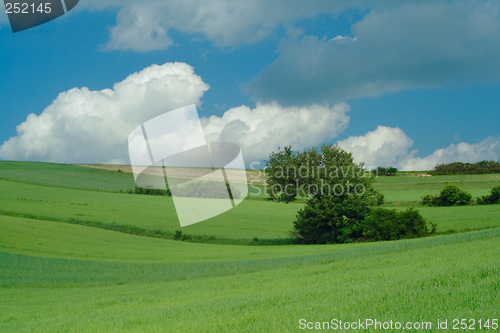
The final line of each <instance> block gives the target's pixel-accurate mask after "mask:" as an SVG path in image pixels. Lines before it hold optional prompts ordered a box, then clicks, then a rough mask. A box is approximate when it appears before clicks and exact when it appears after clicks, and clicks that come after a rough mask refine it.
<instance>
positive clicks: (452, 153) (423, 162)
mask: <svg viewBox="0 0 500 333" xmlns="http://www.w3.org/2000/svg"><path fill="white" fill-rule="evenodd" d="M484 160H488V161H500V138H495V137H491V136H490V137H488V138H486V139H484V140H483V141H481V142H479V143H474V144H470V143H466V142H461V143H459V144H457V145H454V144H451V145H449V146H448V147H447V148H444V149H438V150H436V151H435V152H434V153H433V154H431V155H429V156H426V157H423V158H420V157H413V156H408V157H406V158H404V159H402V160H401V161H400V162H399V164H398V165H399V168H400V169H401V170H432V169H433V168H434V166H436V165H437V164H441V163H452V162H468V163H475V162H479V161H484Z"/></svg>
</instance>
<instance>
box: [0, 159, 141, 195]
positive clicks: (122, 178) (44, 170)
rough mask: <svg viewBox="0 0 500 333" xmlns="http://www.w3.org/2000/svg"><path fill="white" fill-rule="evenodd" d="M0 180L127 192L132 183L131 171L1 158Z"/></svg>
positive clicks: (132, 185)
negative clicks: (114, 170) (14, 160)
mask: <svg viewBox="0 0 500 333" xmlns="http://www.w3.org/2000/svg"><path fill="white" fill-rule="evenodd" d="M0 179H4V180H14V181H18V182H24V183H29V184H38V185H46V186H53V187H64V188H77V189H86V190H94V191H107V192H113V191H117V192H118V191H120V190H122V191H126V190H127V189H129V188H133V187H134V186H135V182H134V176H133V175H132V174H131V173H120V172H111V171H104V170H98V169H93V168H87V167H81V166H76V165H68V164H52V163H37V162H9V161H0Z"/></svg>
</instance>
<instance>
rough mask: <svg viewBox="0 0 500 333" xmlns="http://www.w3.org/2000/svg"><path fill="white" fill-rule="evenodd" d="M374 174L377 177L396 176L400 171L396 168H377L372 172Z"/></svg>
mask: <svg viewBox="0 0 500 333" xmlns="http://www.w3.org/2000/svg"><path fill="white" fill-rule="evenodd" d="M372 172H373V174H374V175H376V176H395V175H396V172H398V169H397V168H394V167H389V168H384V167H377V168H376V169H374V170H372Z"/></svg>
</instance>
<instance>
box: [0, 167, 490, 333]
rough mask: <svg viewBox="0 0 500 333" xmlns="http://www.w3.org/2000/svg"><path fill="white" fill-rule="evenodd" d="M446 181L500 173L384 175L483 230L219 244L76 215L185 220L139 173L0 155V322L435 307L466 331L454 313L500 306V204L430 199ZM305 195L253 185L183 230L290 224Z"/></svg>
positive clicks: (24, 327) (233, 325)
mask: <svg viewBox="0 0 500 333" xmlns="http://www.w3.org/2000/svg"><path fill="white" fill-rule="evenodd" d="M448 183H454V184H457V185H458V186H459V187H460V188H462V189H466V190H468V191H469V192H471V193H472V194H473V196H478V195H483V194H486V193H488V191H489V189H490V188H491V187H492V186H494V185H498V184H500V176H498V175H477V176H476V175H475V176H434V177H414V176H413V177H412V176H407V175H402V176H396V177H380V178H379V179H378V180H377V182H376V186H377V188H379V189H380V191H381V192H382V193H384V195H385V196H386V199H387V201H388V204H387V207H393V208H395V209H405V208H406V207H410V206H416V207H417V209H419V210H420V211H421V213H422V214H423V215H424V216H425V217H426V218H428V219H429V220H431V221H433V222H435V223H437V224H438V231H441V232H443V233H444V232H448V231H450V230H455V231H466V230H472V229H478V230H479V229H484V230H479V231H472V232H461V233H454V234H450V235H438V236H431V237H426V238H422V239H413V240H401V241H393V242H378V243H356V244H343V245H307V246H306V245H281V246H257V245H254V246H243V245H220V244H203V243H192V242H185V241H176V240H168V239H160V238H151V237H143V236H136V235H130V234H124V233H120V232H115V231H110V230H103V229H100V228H94V227H88V226H83V225H75V224H71V223H66V222H68V221H69V220H70V219H77V218H78V219H80V220H82V221H99V222H102V223H106V224H113V223H114V224H119V225H135V226H138V227H141V228H145V229H162V230H165V231H175V230H181V228H180V226H179V223H178V220H177V216H176V214H175V210H174V207H173V203H172V201H171V198H169V197H155V196H142V195H132V194H124V193H117V192H119V191H120V190H122V191H123V190H126V189H127V188H131V187H133V186H134V181H133V177H132V176H131V174H127V173H118V172H111V171H103V170H96V169H90V168H84V167H78V166H71V165H56V164H44V163H20V162H0V214H1V215H0V228H1V229H0V230H1V233H0V300H1V302H0V332H129V331H130V332H212V331H213V332H256V331H257V332H293V331H302V330H301V329H300V328H299V320H300V319H306V320H307V321H311V322H316V321H319V322H324V321H330V320H331V319H334V318H338V319H342V320H349V321H358V319H361V320H364V319H367V318H371V319H378V320H379V321H390V320H393V321H400V322H402V323H406V322H408V321H411V322H424V321H425V322H431V323H432V324H433V328H432V329H420V330H418V331H422V332H434V331H437V326H436V325H437V324H436V322H437V320H438V319H439V320H445V319H448V322H449V326H450V330H448V331H457V330H451V326H452V320H453V319H456V318H459V319H462V318H466V319H475V320H479V319H481V320H482V321H483V322H484V321H486V320H487V319H490V322H491V320H492V319H500V314H499V312H498V304H500V290H499V289H500V266H499V258H500V205H492V206H478V205H470V206H464V207H423V206H420V205H419V204H418V201H419V200H420V197H421V196H422V195H424V194H428V193H429V194H431V193H437V192H438V191H439V190H440V189H441V188H442V187H443V186H444V185H446V184H448ZM302 205H303V204H302V203H292V204H288V205H285V204H277V203H274V202H270V201H267V200H265V198H263V197H262V196H261V197H260V198H255V197H250V198H249V199H248V200H245V201H244V202H243V203H242V204H240V205H239V206H237V207H236V208H234V209H233V210H230V211H228V212H227V213H224V214H222V215H219V216H217V217H215V218H212V219H210V220H208V221H204V222H202V223H198V224H195V225H192V226H188V227H185V228H182V232H183V233H187V234H192V235H215V236H220V237H225V238H229V239H240V238H241V239H247V240H251V239H253V238H254V237H258V238H259V239H261V238H262V239H275V238H287V237H288V232H289V231H290V230H291V229H292V223H293V220H294V217H295V214H296V212H297V210H298V209H300V207H302ZM27 217H31V218H27ZM486 228H487V229H486ZM475 328H476V330H478V331H479V327H478V324H476V327H475ZM306 331H307V330H306ZM336 331H342V330H336ZM351 331H353V330H351ZM361 331H374V330H368V329H367V330H361ZM388 331H394V332H399V331H400V330H388ZM407 331H412V330H407ZM441 331H446V330H441ZM458 331H460V330H458ZM481 331H495V330H492V329H490V330H484V329H483V330H481ZM497 331H498V330H497Z"/></svg>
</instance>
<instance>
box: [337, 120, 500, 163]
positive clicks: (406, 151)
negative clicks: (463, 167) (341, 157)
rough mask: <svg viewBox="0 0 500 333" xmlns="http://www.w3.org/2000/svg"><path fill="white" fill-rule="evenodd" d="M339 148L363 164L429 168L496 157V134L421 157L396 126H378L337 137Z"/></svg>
mask: <svg viewBox="0 0 500 333" xmlns="http://www.w3.org/2000/svg"><path fill="white" fill-rule="evenodd" d="M337 144H338V145H339V147H340V148H342V149H344V150H346V151H349V152H351V153H352V154H353V157H354V160H355V162H356V163H360V162H365V166H367V167H374V166H383V167H389V166H395V167H397V168H398V169H399V170H402V171H419V170H432V169H434V167H435V166H436V165H437V164H442V163H452V162H464V163H476V162H479V161H483V160H492V161H498V160H499V159H500V138H495V137H488V138H486V139H484V140H483V141H481V142H479V143H475V144H470V143H466V142H461V143H459V144H451V145H449V146H448V147H447V148H442V149H438V150H436V151H435V152H434V153H432V154H431V155H428V156H425V157H417V156H415V155H416V154H417V153H418V150H411V151H410V148H411V147H412V145H413V140H411V139H410V138H409V137H408V136H407V135H406V134H405V133H404V132H403V131H402V130H401V129H400V128H397V127H396V128H391V127H386V126H378V127H377V129H376V130H374V131H371V132H368V133H366V134H365V135H360V136H351V137H349V138H347V139H345V140H342V141H338V142H337Z"/></svg>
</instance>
